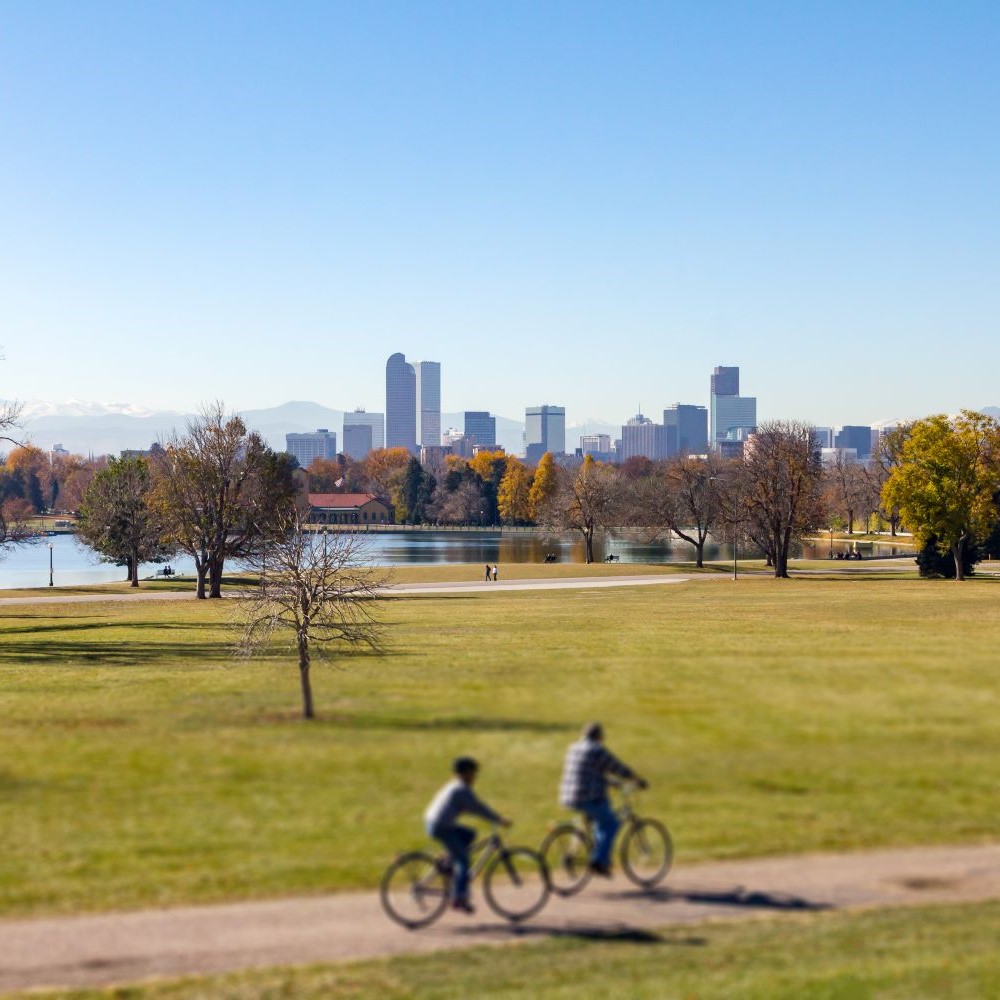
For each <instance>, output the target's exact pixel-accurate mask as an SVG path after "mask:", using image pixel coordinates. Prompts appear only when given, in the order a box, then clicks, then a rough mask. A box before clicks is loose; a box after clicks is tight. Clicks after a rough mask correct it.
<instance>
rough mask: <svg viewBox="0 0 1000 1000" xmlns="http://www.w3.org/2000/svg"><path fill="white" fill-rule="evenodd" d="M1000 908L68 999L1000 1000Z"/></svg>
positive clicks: (543, 946) (892, 914)
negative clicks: (999, 936) (999, 946)
mask: <svg viewBox="0 0 1000 1000" xmlns="http://www.w3.org/2000/svg"><path fill="white" fill-rule="evenodd" d="M998 926H1000V904H997V903H989V904H981V905H975V906H954V907H940V908H931V907H927V908H921V909H901V910H876V911H870V912H866V913H834V914H822V915H815V916H799V917H785V918H778V919H763V920H755V921H751V922H748V923H724V924H719V923H716V924H700V925H692V926H688V927H677V928H672V929H668V930H665V931H663V932H661V933H658V934H652V933H651V934H648V935H647V934H644V933H643V934H635V935H628V934H625V935H620V936H618V937H615V936H614V933H613V932H609V935H608V937H606V938H604V939H601V938H590V939H586V938H564V939H562V940H556V941H552V940H547V941H544V942H540V943H531V944H523V945H519V946H518V947H516V948H513V949H511V948H477V949H473V950H470V951H463V952H444V953H439V954H431V955H421V956H415V957H406V958H394V959H390V960H388V961H379V962H363V963H354V964H345V965H334V966H318V967H312V968H301V969H271V970H264V971H253V972H244V973H239V974H235V975H227V976H211V977H204V978H192V979H184V980H177V981H173V982H164V983H156V984H151V985H149V986H145V987H142V986H136V987H126V988H121V989H114V990H107V991H91V990H86V991H76V990H73V991H68V992H59V993H58V994H51V993H43V994H39V993H32V994H30V995H31V996H35V997H37V996H39V995H41V996H44V997H47V998H52V997H53V996H56V995H58V996H59V997H61V998H64V1000H101V998H104V1000H110V998H115V1000H140V998H142V1000H179V998H181V997H183V998H185V1000H277V998H281V997H285V998H293V997H294V998H295V1000H320V998H323V1000H406V998H420V1000H465V998H467V997H488V998H492V1000H503V998H510V1000H513V998H519V997H531V998H533V1000H534V998H539V1000H580V998H583V1000H591V998H601V1000H605V998H608V997H623V998H625V997H627V998H628V1000H670V998H684V1000H687V998H694V997H697V998H699V1000H708V998H713V997H718V998H726V1000H728V998H731V997H740V998H741V1000H753V998H759V1000H773V998H776V997H807V998H823V1000H862V998H867V997H879V998H882V1000H915V998H923V997H926V998H935V1000H936V998H940V997H948V998H950V1000H961V998H973V997H976V998H993V997H996V996H998V995H1000V962H998V961H997V947H996V946H997V939H996V929H997V927H998Z"/></svg>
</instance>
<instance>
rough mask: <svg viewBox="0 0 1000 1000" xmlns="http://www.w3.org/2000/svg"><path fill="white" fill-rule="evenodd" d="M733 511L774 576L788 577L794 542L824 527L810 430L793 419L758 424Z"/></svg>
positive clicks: (748, 447)
mask: <svg viewBox="0 0 1000 1000" xmlns="http://www.w3.org/2000/svg"><path fill="white" fill-rule="evenodd" d="M733 489H734V490H735V492H736V495H737V496H738V497H739V501H738V505H731V506H733V510H734V511H735V512H736V513H738V514H739V516H740V517H742V518H743V519H744V521H743V523H744V524H745V526H746V530H747V531H748V532H749V533H750V534H751V537H753V538H754V540H755V541H756V542H757V543H758V544H759V545H760V546H761V548H762V549H763V550H764V552H765V554H766V555H768V556H769V557H770V560H771V562H772V564H773V566H774V575H775V576H776V577H779V578H781V577H787V576H788V555H789V551H790V550H791V547H792V545H793V544H794V543H796V542H799V541H801V539H802V537H803V536H804V535H805V534H806V533H807V532H809V531H814V530H815V529H816V528H817V527H819V526H820V524H821V523H822V518H823V513H824V510H823V502H822V466H821V464H820V458H819V448H818V447H817V445H816V440H815V437H814V435H813V431H812V428H811V427H809V426H808V425H806V424H803V423H799V422H796V421H780V420H779V421H771V422H770V423H765V424H761V425H760V427H758V429H757V431H756V433H754V435H753V436H752V437H751V438H750V440H749V441H747V443H746V447H745V449H744V457H743V463H742V467H741V468H740V470H739V474H738V475H737V476H735V477H734V478H733Z"/></svg>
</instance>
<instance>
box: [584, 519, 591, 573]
mask: <svg viewBox="0 0 1000 1000" xmlns="http://www.w3.org/2000/svg"><path fill="white" fill-rule="evenodd" d="M583 540H584V541H585V542H586V545H587V565H588V566H589V565H590V564H591V563H592V562H593V561H594V532H593V531H592V530H588V529H587V528H584V529H583Z"/></svg>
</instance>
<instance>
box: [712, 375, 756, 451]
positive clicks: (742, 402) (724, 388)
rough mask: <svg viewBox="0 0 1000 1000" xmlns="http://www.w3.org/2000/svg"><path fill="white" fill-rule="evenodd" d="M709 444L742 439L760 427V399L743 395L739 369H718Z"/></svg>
mask: <svg viewBox="0 0 1000 1000" xmlns="http://www.w3.org/2000/svg"><path fill="white" fill-rule="evenodd" d="M710 403H711V408H710V412H709V420H710V424H711V426H710V428H709V441H710V443H711V445H712V447H713V448H718V445H719V442H720V441H725V440H726V439H727V438H728V439H730V440H733V439H734V436H735V439H737V440H739V439H742V437H745V436H746V434H747V433H749V432H750V431H751V430H753V428H754V427H756V426H757V398H756V397H755V396H741V395H740V370H739V368H724V367H719V368H716V369H715V371H714V372H713V373H712V381H711V397H710Z"/></svg>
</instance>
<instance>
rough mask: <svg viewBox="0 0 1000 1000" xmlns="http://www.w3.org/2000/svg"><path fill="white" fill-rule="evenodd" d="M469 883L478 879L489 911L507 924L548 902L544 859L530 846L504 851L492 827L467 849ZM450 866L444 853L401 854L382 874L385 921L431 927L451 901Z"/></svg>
mask: <svg viewBox="0 0 1000 1000" xmlns="http://www.w3.org/2000/svg"><path fill="white" fill-rule="evenodd" d="M469 857H470V860H471V862H472V864H471V867H470V869H469V882H470V884H471V883H472V882H473V881H475V879H477V878H478V877H479V876H480V875H482V876H483V895H484V896H485V897H486V902H487V903H489V905H490V908H491V909H492V910H493V911H494V912H495V913H496V914H497V915H498V916H500V917H503V918H504V919H505V920H509V921H511V923H520V922H521V921H522V920H527V919H528V918H529V917H533V916H534V915H535V914H536V913H537V912H538V911H539V910H540V909H541V908H542V907H543V906H544V905H545V903H546V902H547V901H548V898H549V893H550V886H549V875H548V871H547V870H546V867H545V861H544V859H543V858H542V856H541V854H539V852H538V851H534V850H532V849H531V848H530V847H508V846H507V845H506V844H505V843H504V842H503V839H502V838H501V836H500V832H499V830H498V829H497V827H496V826H494V827H493V832H492V833H491V834H489V835H488V836H486V837H483V838H481V839H480V840H478V841H476V842H475V843H474V844H473V845H472V846H471V847H470V848H469ZM451 881H452V865H451V859H450V858H449V856H448V853H447V852H443V853H442V854H439V855H436V856H435V855H433V854H431V853H430V852H429V851H409V852H407V853H406V854H401V855H400V856H399V857H398V858H396V860H395V861H393V863H392V864H391V865H389V867H388V868H387V869H386V870H385V874H384V875H383V876H382V882H381V884H380V886H379V896H380V898H381V900H382V908H383V909H384V910H385V912H386V914H387V915H388V916H389V918H390V919H392V920H394V921H396V923H397V924H402V925H403V927H405V928H407V929H408V930H417V929H418V928H420V927H426V926H427V925H428V924H431V923H433V922H434V921H435V920H437V918H438V917H440V916H441V914H442V913H444V910H445V908H446V907H447V905H448V901H449V900H450V899H451Z"/></svg>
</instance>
